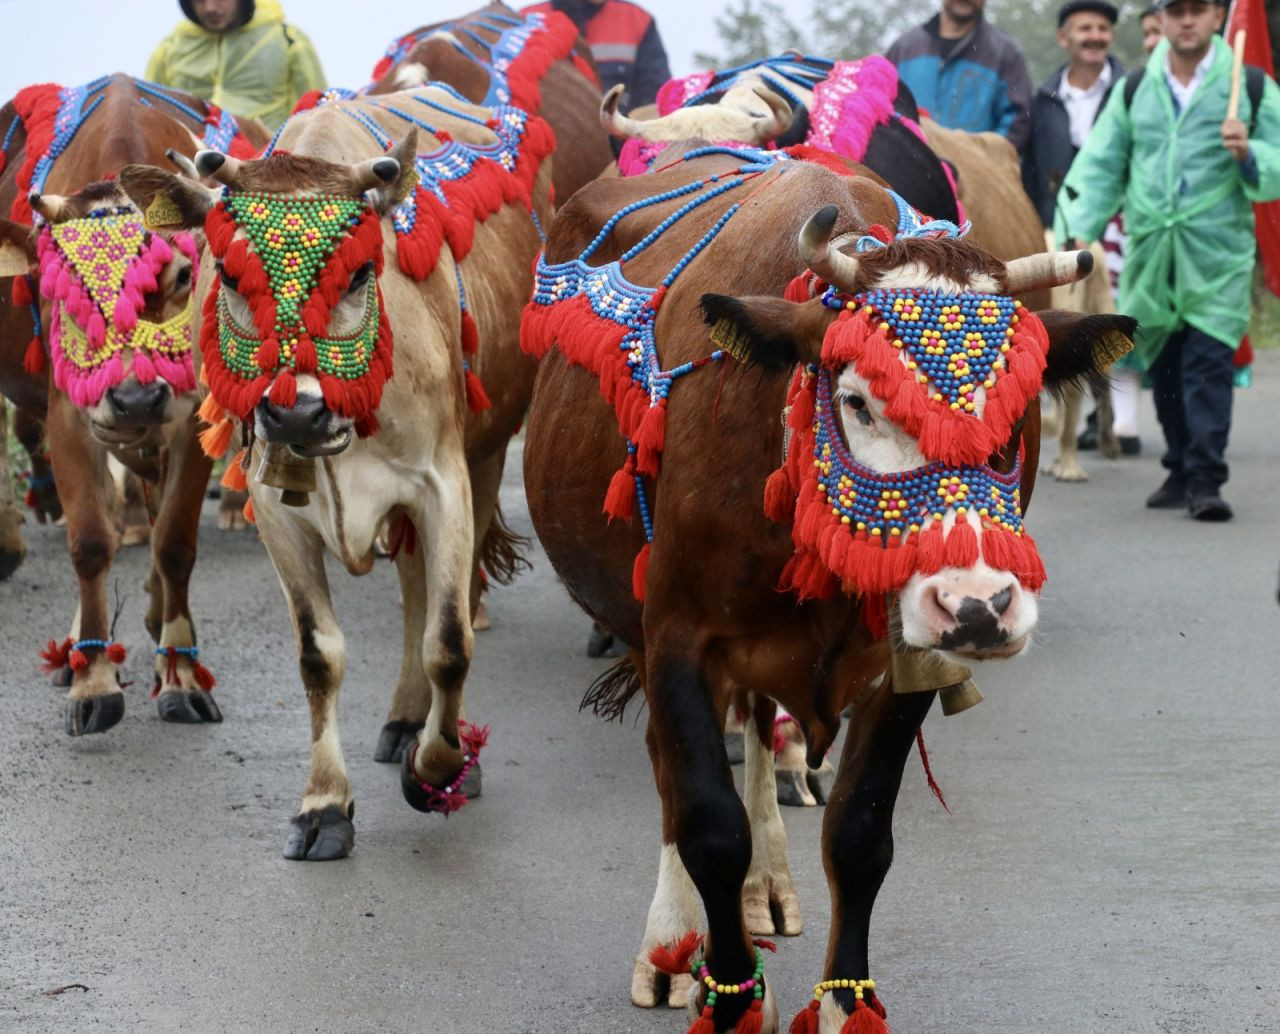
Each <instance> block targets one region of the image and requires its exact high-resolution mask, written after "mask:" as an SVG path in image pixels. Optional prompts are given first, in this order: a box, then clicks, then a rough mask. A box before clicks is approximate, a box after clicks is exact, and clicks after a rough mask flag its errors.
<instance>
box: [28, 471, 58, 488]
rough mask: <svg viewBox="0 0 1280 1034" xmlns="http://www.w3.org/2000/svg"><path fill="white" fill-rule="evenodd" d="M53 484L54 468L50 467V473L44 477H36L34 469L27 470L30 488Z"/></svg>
mask: <svg viewBox="0 0 1280 1034" xmlns="http://www.w3.org/2000/svg"><path fill="white" fill-rule="evenodd" d="M52 484H53V470H52V469H50V471H49V473H48V474H46V475H45V476H44V477H42V478H38V477H36V476H35V473H34V472H33V471H30V470H29V471H27V487H28V488H45V487H47V486H48V485H52Z"/></svg>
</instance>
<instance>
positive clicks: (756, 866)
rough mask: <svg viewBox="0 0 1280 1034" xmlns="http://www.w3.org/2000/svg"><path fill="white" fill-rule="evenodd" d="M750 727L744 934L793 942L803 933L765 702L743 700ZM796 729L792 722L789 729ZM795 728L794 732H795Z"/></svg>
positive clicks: (769, 704)
mask: <svg viewBox="0 0 1280 1034" xmlns="http://www.w3.org/2000/svg"><path fill="white" fill-rule="evenodd" d="M747 701H748V703H747V707H748V712H749V714H750V721H749V722H748V723H747V727H746V730H745V732H746V735H745V737H744V742H743V752H744V755H745V757H744V761H745V762H746V764H745V767H744V769H743V775H742V801H743V804H745V805H746V808H747V819H748V821H749V822H750V823H751V868H749V869H748V870H747V882H746V885H745V886H744V887H743V888H742V908H743V912H744V913H745V915H746V921H747V929H748V930H750V931H751V932H752V933H753V934H773V933H779V934H782V935H783V936H784V937H795V936H798V935H799V934H800V932H801V931H802V930H803V929H804V921H803V920H802V919H801V918H800V901H799V899H798V898H797V897H796V890H795V886H794V885H793V884H792V882H791V867H790V865H789V864H788V863H787V831H786V829H785V827H784V826H783V825H782V812H781V811H780V810H779V808H778V789H777V783H776V781H775V777H774V770H773V730H774V715H775V714H776V711H777V707H776V705H775V704H774V702H773V701H772V700H770V699H769V698H768V697H765V696H756V695H754V694H752V695H750V696H748V698H747ZM788 724H790V725H796V723H795V722H790V723H788ZM797 728H798V726H797Z"/></svg>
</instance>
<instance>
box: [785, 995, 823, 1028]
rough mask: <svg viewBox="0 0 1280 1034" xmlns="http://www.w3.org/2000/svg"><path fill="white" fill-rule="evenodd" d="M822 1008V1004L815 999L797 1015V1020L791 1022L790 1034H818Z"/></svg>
mask: <svg viewBox="0 0 1280 1034" xmlns="http://www.w3.org/2000/svg"><path fill="white" fill-rule="evenodd" d="M821 1008H822V1003H821V1002H820V1001H818V999H816V998H815V999H814V1000H813V1001H811V1002H810V1003H809V1004H808V1005H806V1006H805V1007H804V1008H803V1009H801V1010H800V1011H799V1012H798V1013H796V1018H795V1019H794V1020H792V1021H791V1030H790V1031H789V1034H818V1027H819V1020H818V1010H819V1009H821Z"/></svg>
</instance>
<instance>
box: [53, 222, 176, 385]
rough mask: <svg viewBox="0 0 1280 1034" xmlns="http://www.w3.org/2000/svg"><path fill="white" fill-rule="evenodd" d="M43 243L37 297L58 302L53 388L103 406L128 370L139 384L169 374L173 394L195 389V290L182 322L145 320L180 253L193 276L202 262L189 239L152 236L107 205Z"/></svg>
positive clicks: (62, 226) (58, 227)
mask: <svg viewBox="0 0 1280 1034" xmlns="http://www.w3.org/2000/svg"><path fill="white" fill-rule="evenodd" d="M36 246H37V254H38V256H39V261H40V293H41V294H43V295H44V296H45V297H46V298H48V299H49V301H50V302H51V303H52V306H53V319H52V323H51V326H50V332H49V347H50V354H51V356H52V359H53V377H54V384H56V385H57V387H58V388H59V389H61V390H62V391H64V392H66V394H67V396H68V397H69V398H70V399H71V401H72V402H74V403H75V404H76V405H78V406H84V407H91V406H95V405H97V404H98V402H99V401H100V400H101V399H102V396H103V394H104V393H105V392H106V391H107V389H109V388H112V387H114V386H115V385H117V384H119V383H120V382H121V381H123V380H124V379H125V377H126V376H128V374H129V373H130V372H132V373H133V375H134V376H135V377H137V379H138V381H139V382H140V383H142V384H150V383H152V382H153V381H155V380H156V378H157V377H163V378H164V379H165V381H167V382H168V384H169V386H170V387H171V388H172V389H173V391H174V393H175V394H180V393H182V392H188V391H194V390H195V386H196V376H195V368H194V363H193V359H192V353H191V322H192V314H193V311H194V305H195V302H194V292H193V294H192V295H191V296H190V297H189V298H188V301H187V304H186V307H185V308H184V309H183V310H182V311H181V312H180V313H178V314H177V315H176V316H173V317H171V318H170V319H168V320H165V321H164V322H162V323H156V322H153V321H150V320H146V319H143V318H142V316H143V313H144V311H145V309H146V296H147V295H148V294H151V293H152V292H154V291H156V290H157V288H158V287H159V286H160V278H161V276H162V275H163V273H164V268H165V266H167V265H168V264H169V262H170V261H171V260H172V259H173V248H174V247H176V248H177V249H178V250H179V251H181V252H182V253H183V254H184V255H186V257H187V258H189V259H190V260H191V271H192V277H193V278H194V276H195V271H196V266H197V264H198V256H197V254H196V245H195V238H194V237H192V236H191V234H189V233H177V234H174V235H173V242H172V245H171V244H170V242H169V241H167V240H165V239H164V238H163V237H161V236H159V235H158V234H155V233H151V232H149V231H147V230H146V228H145V227H144V226H143V222H142V216H141V215H139V214H138V213H137V212H135V211H133V210H132V209H130V208H103V209H99V210H97V211H94V212H90V213H89V215H87V216H85V217H84V218H81V219H69V220H67V221H66V222H61V223H50V224H46V225H45V226H44V227H43V228H42V229H41V230H40V235H39V237H38V239H37V245H36ZM193 287H194V283H193ZM126 349H129V350H131V352H132V365H131V367H130V368H129V369H126V367H125V361H124V352H125V350H126Z"/></svg>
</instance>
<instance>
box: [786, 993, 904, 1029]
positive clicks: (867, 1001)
mask: <svg viewBox="0 0 1280 1034" xmlns="http://www.w3.org/2000/svg"><path fill="white" fill-rule="evenodd" d="M842 990H847V991H852V992H853V1012H852V1013H850V1014H849V1018H848V1019H847V1020H845V1022H844V1026H843V1027H841V1028H840V1034H888V1031H889V1025H888V1024H887V1023H885V1021H884V1018H885V1015H886V1014H885V1008H884V1006H883V1005H882V1004H881V1003H880V999H879V998H877V997H876V982H875V981H874V980H824V981H822V982H821V983H820V984H814V985H813V1001H811V1002H810V1003H809V1004H808V1005H807V1006H806V1007H805V1008H804V1009H802V1010H801V1011H800V1013H799V1015H797V1016H796V1018H795V1019H794V1020H792V1021H791V1030H790V1034H818V1026H819V1022H820V1021H819V1019H818V1010H819V1009H821V1008H822V997H823V995H825V994H826V993H827V992H828V991H842Z"/></svg>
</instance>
